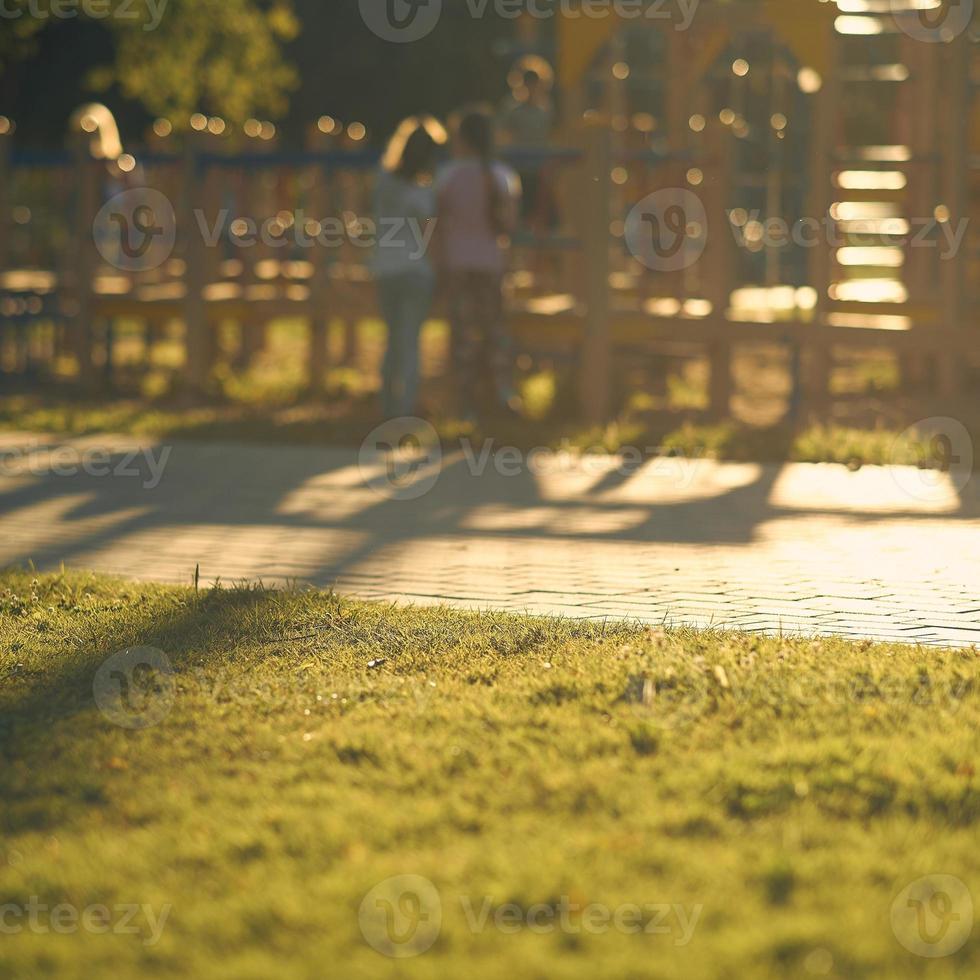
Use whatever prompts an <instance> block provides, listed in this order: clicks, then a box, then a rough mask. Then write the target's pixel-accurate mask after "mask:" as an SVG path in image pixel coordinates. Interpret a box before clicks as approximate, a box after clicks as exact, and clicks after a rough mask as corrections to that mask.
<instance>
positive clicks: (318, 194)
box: [307, 126, 330, 394]
mask: <svg viewBox="0 0 980 980" xmlns="http://www.w3.org/2000/svg"><path fill="white" fill-rule="evenodd" d="M307 145H308V146H309V148H310V150H312V151H321V152H325V151H326V150H327V149H328V148H329V145H330V137H329V135H327V134H326V133H322V132H320V130H319V129H318V128H317V127H316V126H314V127H313V128H312V130H311V133H310V137H309V140H308V144H307ZM311 178H312V180H313V185H312V187H311V188H310V194H309V202H310V212H311V213H310V214H309V215H308V218H309V220H311V221H315V222H321V221H323V220H324V219H325V218H326V216H327V207H328V195H327V193H326V192H327V180H328V174H327V169H326V167H325V166H323V165H319V166H315V167H313V168H311ZM310 262H311V263H312V264H313V278H312V280H311V281H310V315H309V329H310V357H309V386H310V391H311V392H312V393H313V394H320V393H322V392H323V390H324V388H325V382H326V373H327V366H328V361H329V354H328V348H327V345H328V341H329V327H330V318H329V316H328V314H327V309H328V305H329V302H330V281H329V266H330V263H329V256H328V254H327V249H326V248H325V247H324V246H323V245H320V244H319V243H317V244H315V245H314V246H313V248H312V250H311V253H310Z"/></svg>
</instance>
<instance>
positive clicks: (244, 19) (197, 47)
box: [0, 0, 299, 128]
mask: <svg viewBox="0 0 980 980" xmlns="http://www.w3.org/2000/svg"><path fill="white" fill-rule="evenodd" d="M5 3H6V10H7V11H8V15H7V16H8V18H9V20H8V25H9V26H8V27H7V28H6V29H5V31H4V34H3V40H2V41H0V67H4V66H5V63H7V62H9V61H10V60H13V59H14V58H17V57H18V56H28V57H29V56H30V54H31V53H32V52H31V50H30V47H29V44H30V42H31V40H32V38H33V36H34V35H35V34H36V33H37V32H38V31H39V30H40V29H42V28H45V27H49V26H51V25H53V24H56V23H58V22H59V21H61V20H62V18H58V17H54V16H51V17H37V16H29V15H28V0H5ZM32 7H33V9H34V10H37V9H38V0H33V2H32ZM17 9H22V10H24V16H22V17H15V16H14V17H11V16H10V14H9V12H10V11H15V10H17ZM41 9H44V8H43V7H42V8H41ZM78 15H79V16H81V17H86V16H87V17H90V18H91V19H93V20H95V19H97V20H100V21H101V22H103V23H104V24H105V25H106V28H107V29H108V30H110V31H111V32H112V34H113V36H114V40H115V44H114V48H115V60H114V62H113V63H112V64H111V65H107V66H102V67H99V68H96V69H94V70H93V71H92V72H91V73H90V74H89V78H88V82H89V84H90V85H92V86H93V87H94V88H95V89H96V90H103V91H104V90H107V89H109V88H110V87H111V86H117V87H118V90H119V91H120V92H121V93H122V95H124V96H125V97H126V98H129V99H133V100H135V101H137V102H139V103H141V104H142V105H143V106H144V107H145V108H146V109H147V110H149V111H150V112H151V113H153V114H155V115H160V116H167V117H168V118H170V119H171V120H172V122H173V124H174V126H175V127H177V128H180V127H181V126H186V124H187V121H188V119H189V118H190V116H191V114H192V113H194V112H197V111H202V112H206V113H209V114H215V115H220V116H223V117H225V118H226V119H228V120H229V121H231V122H241V121H242V120H244V119H246V118H247V117H248V116H251V115H255V114H257V113H267V114H269V115H273V116H278V115H280V114H281V113H283V112H285V110H286V108H287V93H288V92H289V91H290V89H292V88H293V87H294V86H295V85H296V82H297V78H296V73H295V71H294V70H293V69H292V67H290V66H289V65H288V64H287V63H286V62H285V61H284V59H283V55H282V45H283V43H285V42H287V41H289V40H291V39H292V38H294V37H295V36H296V34H297V33H298V30H299V25H298V22H297V19H296V17H295V14H294V12H293V6H292V0H156V2H155V3H149V2H148V3H136V4H134V3H132V2H131V0H87V2H81V3H79V5H78Z"/></svg>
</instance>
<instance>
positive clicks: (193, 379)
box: [180, 131, 211, 396]
mask: <svg viewBox="0 0 980 980" xmlns="http://www.w3.org/2000/svg"><path fill="white" fill-rule="evenodd" d="M200 148H201V142H200V138H199V134H198V133H196V132H190V131H189V132H188V133H187V135H186V136H185V142H184V174H183V177H184V186H183V192H182V195H181V196H182V200H181V218H182V219H183V220H182V221H181V223H180V224H181V226H182V231H183V238H184V262H185V264H186V270H185V273H184V287H185V290H186V292H185V294H184V330H185V337H184V343H185V352H186V358H187V360H186V374H185V378H186V383H187V388H188V390H189V393H190V394H191V395H192V396H196V395H200V394H202V393H203V392H204V391H205V389H206V388H207V383H208V375H209V373H210V369H211V364H210V354H211V338H210V337H209V335H208V331H209V329H210V328H209V325H208V317H207V308H206V305H205V300H204V287H205V285H206V281H205V280H206V278H207V272H206V262H207V256H206V255H205V251H204V250H205V247H206V246H205V242H204V238H203V236H202V235H201V231H200V228H199V227H198V222H197V215H196V214H195V212H196V211H197V210H198V209H199V208H200V207H201V195H202V185H203V179H202V178H203V174H202V173H201V171H200V161H199V151H200Z"/></svg>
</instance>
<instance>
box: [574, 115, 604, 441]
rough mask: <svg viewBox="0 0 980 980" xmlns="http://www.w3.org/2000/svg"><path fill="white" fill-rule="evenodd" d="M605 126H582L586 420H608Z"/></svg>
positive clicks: (582, 384) (601, 422)
mask: <svg viewBox="0 0 980 980" xmlns="http://www.w3.org/2000/svg"><path fill="white" fill-rule="evenodd" d="M611 166H612V162H611V155H610V151H609V130H608V129H607V128H606V127H605V126H604V125H601V124H600V125H591V126H586V128H585V160H584V167H583V179H584V182H585V186H584V188H583V201H584V209H583V218H584V228H583V232H584V238H583V246H584V256H585V303H586V312H585V337H584V343H583V346H582V351H581V357H582V360H581V362H580V371H581V390H582V404H583V408H584V410H585V416H586V419H587V421H588V422H589V423H591V424H593V425H601V424H604V423H605V422H607V421H608V420H609V410H610V404H611V393H610V371H611V358H610V343H609V333H610V323H609V313H610V310H609V222H610V211H609V202H610V199H611V196H612V178H611V169H610V168H611Z"/></svg>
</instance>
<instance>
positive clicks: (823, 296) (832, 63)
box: [803, 23, 841, 413]
mask: <svg viewBox="0 0 980 980" xmlns="http://www.w3.org/2000/svg"><path fill="white" fill-rule="evenodd" d="M824 29H826V30H830V31H833V30H834V27H833V24H832V23H831V24H829V25H828V26H827V27H826V28H824ZM829 50H830V52H831V55H832V56H831V58H830V60H829V63H828V65H827V70H826V72H825V74H824V76H823V80H822V81H823V83H822V85H821V88H820V91H819V92H817V93H816V94H815V95H814V110H813V121H812V123H811V125H810V194H809V198H808V202H807V216H808V217H809V218H811V219H815V220H816V221H818V222H820V224H821V227H823V224H824V222H828V221H830V220H831V219H830V206H831V204H832V203H833V200H834V188H833V183H832V179H831V178H832V175H833V172H834V161H835V153H836V144H837V111H838V106H839V105H840V98H841V85H840V65H839V61H840V51H839V42H838V41H837V39H836V38H833V39H832V40H831V41H830V48H829ZM832 269H833V258H832V256H831V245H830V241H829V240H827V241H823V240H820V241H818V242H817V244H816V245H814V247H813V248H811V249H810V257H809V262H808V270H809V275H808V278H809V281H810V285H811V286H812V287H813V289H815V290H816V293H817V303H816V307H815V309H814V313H813V324H812V328H813V330H814V331H815V332H816V333H817V334H818V335H819V334H821V333H823V327H824V326H825V325H826V323H827V312H828V306H829V303H830V286H831V280H832ZM806 355H807V356H806V364H805V367H804V371H803V377H804V391H803V399H804V402H805V404H806V405H807V407H808V409H810V410H811V411H813V412H817V413H823V412H825V411H826V409H827V407H828V404H829V401H830V374H831V369H832V366H833V357H832V351H831V349H830V347H829V346H828V345H827V343H826V341H825V340H824V339H823V338H822V337H820V336H817V337H816V338H815V340H814V342H813V343H811V344H809V345H807V350H806Z"/></svg>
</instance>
